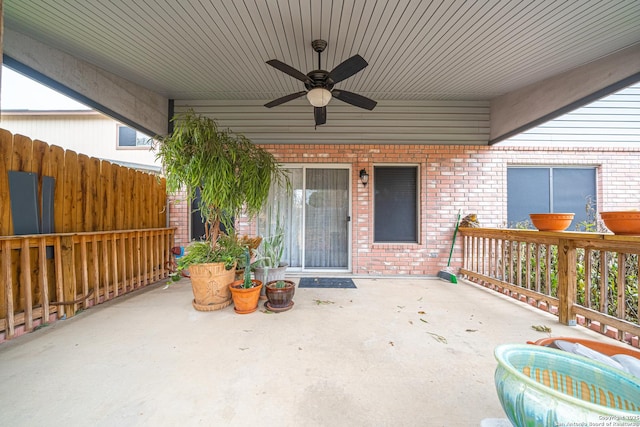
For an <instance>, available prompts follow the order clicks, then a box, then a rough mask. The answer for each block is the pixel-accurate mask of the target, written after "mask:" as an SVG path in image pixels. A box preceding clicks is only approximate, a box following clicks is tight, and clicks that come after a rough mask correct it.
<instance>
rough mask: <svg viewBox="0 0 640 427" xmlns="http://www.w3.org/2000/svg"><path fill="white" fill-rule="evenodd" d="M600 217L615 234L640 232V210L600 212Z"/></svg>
mask: <svg viewBox="0 0 640 427" xmlns="http://www.w3.org/2000/svg"><path fill="white" fill-rule="evenodd" d="M600 217H601V218H602V220H603V221H604V225H606V226H607V228H608V229H609V230H611V231H612V232H613V233H614V234H640V211H617V212H616V211H612V212H600Z"/></svg>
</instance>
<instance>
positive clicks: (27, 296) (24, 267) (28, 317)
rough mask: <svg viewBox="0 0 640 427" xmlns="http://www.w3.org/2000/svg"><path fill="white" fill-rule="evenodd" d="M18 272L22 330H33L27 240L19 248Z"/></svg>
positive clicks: (29, 261) (29, 256) (31, 290)
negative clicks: (21, 295)
mask: <svg viewBox="0 0 640 427" xmlns="http://www.w3.org/2000/svg"><path fill="white" fill-rule="evenodd" d="M20 271H21V273H22V283H23V285H22V290H23V292H24V330H25V331H27V332H30V331H32V330H33V288H32V287H31V254H30V253H29V240H28V239H26V238H25V239H22V242H21V247H20Z"/></svg>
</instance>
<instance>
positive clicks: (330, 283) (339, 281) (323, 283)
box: [298, 277, 356, 289]
mask: <svg viewBox="0 0 640 427" xmlns="http://www.w3.org/2000/svg"><path fill="white" fill-rule="evenodd" d="M298 287H299V288H319V289H328V288H342V289H356V285H355V283H353V280H351V279H348V278H340V277H303V278H301V279H300V283H298Z"/></svg>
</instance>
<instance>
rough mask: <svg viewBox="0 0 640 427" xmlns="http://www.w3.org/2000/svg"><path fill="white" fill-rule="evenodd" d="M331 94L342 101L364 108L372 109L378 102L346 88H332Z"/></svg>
mask: <svg viewBox="0 0 640 427" xmlns="http://www.w3.org/2000/svg"><path fill="white" fill-rule="evenodd" d="M331 95H332V96H333V97H334V98H337V99H339V100H340V101H342V102H346V103H347V104H351V105H355V106H356V107H360V108H364V109H365V110H373V109H374V108H375V107H376V105H378V103H377V102H376V101H374V100H373V99H370V98H367V97H366V96H362V95H358V94H357V93H353V92H349V91H346V90H339V89H334V90H333V91H332V92H331Z"/></svg>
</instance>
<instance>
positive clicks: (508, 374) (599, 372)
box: [495, 344, 640, 427]
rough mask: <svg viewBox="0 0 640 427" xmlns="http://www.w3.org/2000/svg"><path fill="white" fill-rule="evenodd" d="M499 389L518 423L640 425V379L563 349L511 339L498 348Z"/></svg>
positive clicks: (506, 407) (536, 424) (496, 374)
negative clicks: (510, 341) (527, 343)
mask: <svg viewBox="0 0 640 427" xmlns="http://www.w3.org/2000/svg"><path fill="white" fill-rule="evenodd" d="M495 357H496V360H497V361H498V367H497V368H496V372H495V384H496V391H497V392H498V398H499V399H500V403H501V404H502V408H503V409H504V411H505V413H506V414H507V417H508V418H509V420H510V421H511V423H512V424H513V425H514V426H517V427H520V426H563V425H564V426H570V425H584V426H596V425H597V426H607V425H609V426H622V425H624V426H640V382H638V381H636V379H635V377H633V376H630V375H628V374H626V373H625V372H623V371H621V370H618V369H615V368H611V367H609V366H607V365H605V364H603V363H600V362H596V361H593V360H591V359H588V358H586V357H582V356H578V355H575V354H572V353H567V352H564V351H561V350H557V349H552V348H547V347H540V346H533V345H526V344H506V345H501V346H498V347H497V348H496V349H495Z"/></svg>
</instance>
